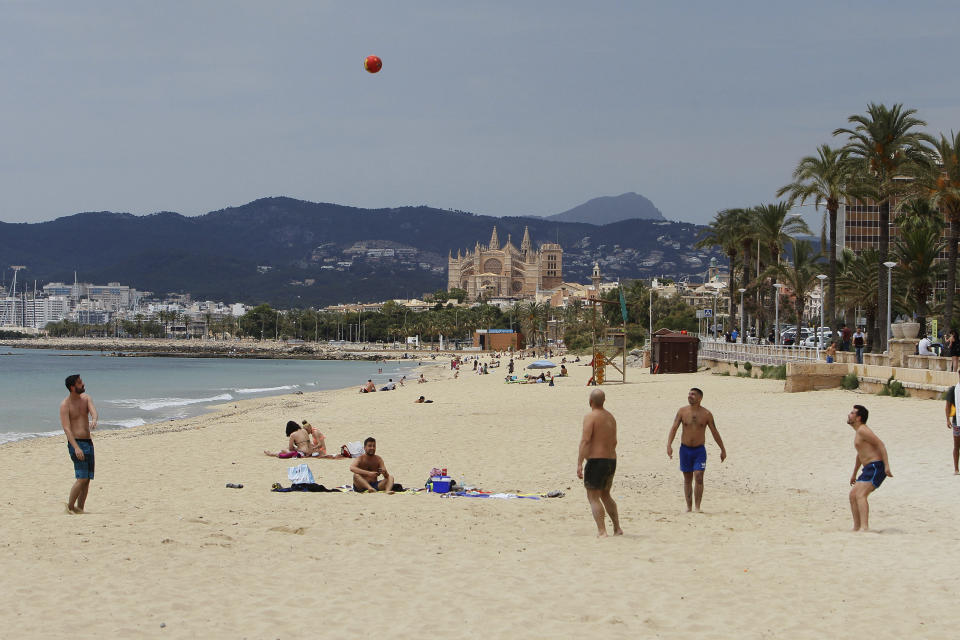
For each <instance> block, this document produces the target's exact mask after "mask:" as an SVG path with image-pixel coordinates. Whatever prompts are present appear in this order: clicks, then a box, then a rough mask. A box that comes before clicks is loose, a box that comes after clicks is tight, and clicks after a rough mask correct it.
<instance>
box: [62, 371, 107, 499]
mask: <svg viewBox="0 0 960 640" xmlns="http://www.w3.org/2000/svg"><path fill="white" fill-rule="evenodd" d="M64 382H65V384H66V386H67V390H68V391H69V392H70V393H69V395H68V396H67V397H66V398H65V399H64V400H63V402H61V403H60V426H61V427H63V432H64V433H65V434H67V451H69V452H70V459H71V460H72V461H73V474H74V477H75V478H76V482H74V483H73V487H71V489H70V497H69V499H68V502H67V510H68V511H70V512H71V513H83V508H84V505H85V504H86V503H87V492H88V491H89V490H90V481H91V480H93V468H94V457H93V439H92V438H91V437H90V431H91V430H93V429H96V428H97V420H98V415H97V409H96V407H94V406H93V399H92V398H91V397H90V396H89V395H87V388H86V386H85V385H84V384H83V380H82V379H81V378H80V376H79V375H77V374H74V375H72V376H68V377H67V379H66V380H65V381H64Z"/></svg>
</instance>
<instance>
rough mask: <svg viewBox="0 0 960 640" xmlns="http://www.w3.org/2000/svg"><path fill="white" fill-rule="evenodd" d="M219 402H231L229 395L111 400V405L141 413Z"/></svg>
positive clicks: (231, 398) (231, 397)
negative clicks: (140, 411) (136, 410)
mask: <svg viewBox="0 0 960 640" xmlns="http://www.w3.org/2000/svg"><path fill="white" fill-rule="evenodd" d="M221 400H233V396H232V395H230V394H229V393H221V394H220V395H218V396H210V397H209V398H133V399H127V400H113V401H112V404H115V405H117V406H120V407H127V408H131V409H140V410H142V411H156V410H157V409H165V408H167V407H184V406H186V405H189V404H202V403H205V402H218V401H221Z"/></svg>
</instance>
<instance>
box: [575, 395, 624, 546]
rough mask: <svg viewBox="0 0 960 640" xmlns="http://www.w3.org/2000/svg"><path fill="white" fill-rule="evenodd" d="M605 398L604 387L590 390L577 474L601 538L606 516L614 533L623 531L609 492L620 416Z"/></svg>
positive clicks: (615, 455)
mask: <svg viewBox="0 0 960 640" xmlns="http://www.w3.org/2000/svg"><path fill="white" fill-rule="evenodd" d="M605 400H606V396H605V395H604V393H603V391H602V390H601V389H594V390H593V391H591V392H590V400H589V402H590V413H588V414H587V415H585V416H584V417H583V435H582V436H581V437H580V453H579V455H578V456H577V477H578V478H580V479H581V480H583V486H584V488H585V489H586V490H587V502H589V503H590V510H591V511H592V512H593V519H594V520H595V521H596V523H597V536H598V537H601V538H606V537H607V523H606V518H605V516H610V520H611V521H612V522H613V535H615V536H621V535H623V529H621V528H620V516H619V514H618V513H617V503H616V502H614V500H613V497H612V496H611V495H610V487H611V486H613V475H614V473H616V470H617V420H616V418H614V417H613V414H612V413H610V412H609V411H607V410H606V409H604V408H603V403H604V401H605ZM584 460H586V461H587V464H586V465H584V464H583V461H584Z"/></svg>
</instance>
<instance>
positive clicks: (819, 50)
mask: <svg viewBox="0 0 960 640" xmlns="http://www.w3.org/2000/svg"><path fill="white" fill-rule="evenodd" d="M958 25H960V4H958V3H956V2H955V1H953V2H949V1H944V2H923V1H919V2H911V3H906V2H902V1H899V2H881V1H873V2H837V1H836V0H832V1H829V2H820V1H809V2H804V3H798V2H774V1H771V0H764V1H759V2H742V1H741V2H732V3H731V2H724V3H720V2H691V1H687V2H677V3H667V2H639V1H630V0H621V1H619V2H607V1H601V0H592V1H590V2H584V1H583V0H576V1H567V0H549V1H547V0H544V1H527V0H522V1H518V0H510V1H482V2H480V1H472V2H468V1H462V2H461V1H456V0H442V1H432V0H430V1H427V0H418V1H416V2H400V1H399V0H395V1H392V2H386V1H376V0H364V1H363V2H357V1H355V0H350V1H347V0H344V1H342V2H322V1H319V0H310V1H293V0H283V1H279V2H266V1H264V2H248V1H242V0H230V1H227V0H223V1H221V2H203V1H200V0H191V1H189V2H176V1H170V0H167V1H164V2H155V1H150V2H142V1H134V0H122V1H117V2H98V1H96V0H92V1H90V2H76V1H75V0H70V1H62V2H61V1H52V0H47V1H44V2H29V1H26V0H23V1H16V0H0V121H2V125H0V126H2V131H3V135H2V138H0V149H2V152H0V220H2V221H5V222H22V221H29V222H33V221H40V220H49V219H52V218H55V217H58V216H62V215H70V214H73V213H76V212H80V211H92V210H111V211H128V212H131V213H136V214H146V213H152V212H156V211H164V210H166V211H177V212H180V213H183V214H185V215H197V214H201V213H206V212H207V211H210V210H215V209H220V208H223V207H227V206H234V205H239V204H244V203H246V202H249V201H250V200H254V199H256V198H260V197H264V196H275V195H286V196H292V197H295V198H302V199H305V200H311V201H318V202H335V203H340V204H347V205H355V206H360V207H387V206H403V205H417V204H427V205H430V206H435V207H443V208H451V209H463V210H468V211H473V212H476V213H483V214H491V215H524V214H536V215H547V214H552V213H558V212H560V211H563V210H565V209H569V208H571V207H573V206H575V205H578V204H580V203H582V202H584V201H586V200H588V199H590V198H593V197H596V196H601V195H617V194H620V193H623V192H626V191H636V192H638V193H642V194H643V195H645V196H647V197H648V198H650V199H651V200H652V201H653V202H654V204H656V205H657V206H658V207H659V208H660V209H661V211H663V213H664V215H666V216H667V217H668V218H670V219H674V220H686V221H694V222H705V221H707V220H709V219H710V218H711V217H712V216H713V214H714V213H715V212H716V211H717V210H718V209H722V208H726V207H734V206H749V205H753V204H759V203H761V202H766V201H773V199H774V191H775V190H776V189H777V187H779V186H781V185H782V184H784V183H785V182H787V181H789V178H790V173H791V171H792V170H793V168H794V166H795V165H796V162H797V161H798V160H799V159H800V158H801V157H802V156H804V155H807V154H810V153H812V152H814V151H815V148H816V146H817V145H818V144H820V143H823V142H829V143H832V144H837V145H840V144H842V142H843V141H842V140H840V139H834V138H832V137H831V135H830V133H831V132H832V131H833V129H834V128H836V127H840V126H845V124H846V119H847V117H848V116H849V115H850V114H853V113H862V112H863V111H864V110H865V107H866V105H867V103H868V102H870V101H873V102H884V103H887V104H892V103H894V102H903V103H904V104H905V105H906V106H908V107H912V108H915V109H917V110H918V113H917V115H918V117H920V118H922V119H924V120H926V121H927V122H928V123H929V128H928V131H929V132H930V133H933V134H938V133H939V132H941V131H944V132H949V131H950V129H951V128H952V129H954V130H960V83H958V82H957V73H956V70H955V63H956V50H955V47H952V46H951V45H953V44H954V43H955V42H956V34H957V28H958ZM369 54H376V55H379V56H381V57H382V59H383V70H382V71H381V72H380V73H379V74H376V75H371V74H368V73H366V72H365V71H364V70H363V60H364V57H365V56H367V55H369ZM809 219H811V221H812V220H813V219H815V218H814V216H809Z"/></svg>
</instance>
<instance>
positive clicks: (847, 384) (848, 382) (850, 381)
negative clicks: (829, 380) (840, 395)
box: [840, 372, 860, 391]
mask: <svg viewBox="0 0 960 640" xmlns="http://www.w3.org/2000/svg"><path fill="white" fill-rule="evenodd" d="M840 386H841V387H843V388H844V389H846V390H847V391H853V390H854V389H856V388H857V387H859V386H860V380H858V379H857V374H856V373H853V372H851V373H848V374H847V375H845V376H843V380H842V381H841V382H840Z"/></svg>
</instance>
